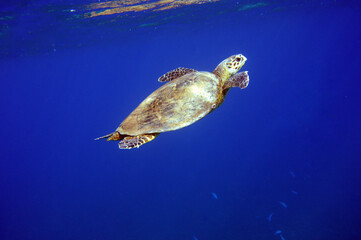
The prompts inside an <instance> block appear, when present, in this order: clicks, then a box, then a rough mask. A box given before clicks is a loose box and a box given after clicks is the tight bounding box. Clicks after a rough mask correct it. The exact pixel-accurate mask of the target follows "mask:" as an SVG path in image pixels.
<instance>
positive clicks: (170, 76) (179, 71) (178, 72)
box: [158, 67, 197, 82]
mask: <svg viewBox="0 0 361 240" xmlns="http://www.w3.org/2000/svg"><path fill="white" fill-rule="evenodd" d="M191 72H197V70H194V69H191V68H183V67H179V68H176V69H174V70H172V71H170V72H167V73H166V74H164V75H162V76H161V77H160V78H158V82H169V81H172V80H174V79H176V78H179V77H182V76H184V75H186V74H188V73H191Z"/></svg>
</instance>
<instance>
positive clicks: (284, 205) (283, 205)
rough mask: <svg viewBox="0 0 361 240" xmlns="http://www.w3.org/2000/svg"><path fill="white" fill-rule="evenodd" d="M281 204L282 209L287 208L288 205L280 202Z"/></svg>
mask: <svg viewBox="0 0 361 240" xmlns="http://www.w3.org/2000/svg"><path fill="white" fill-rule="evenodd" d="M279 203H280V204H281V205H282V207H284V208H287V204H286V203H285V202H281V201H279Z"/></svg>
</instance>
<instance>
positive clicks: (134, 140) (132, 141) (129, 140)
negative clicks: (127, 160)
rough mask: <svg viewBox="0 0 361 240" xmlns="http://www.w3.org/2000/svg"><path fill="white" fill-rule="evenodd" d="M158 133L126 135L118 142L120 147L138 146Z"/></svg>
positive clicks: (130, 147)
mask: <svg viewBox="0 0 361 240" xmlns="http://www.w3.org/2000/svg"><path fill="white" fill-rule="evenodd" d="M158 135H159V133H151V134H144V135H139V136H128V137H125V138H124V139H123V140H122V141H120V142H119V148H120V149H132V148H135V147H136V148H139V147H140V146H142V145H143V144H144V143H147V142H150V141H152V140H153V139H154V138H155V137H156V136H158Z"/></svg>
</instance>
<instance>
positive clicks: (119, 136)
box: [94, 131, 125, 141]
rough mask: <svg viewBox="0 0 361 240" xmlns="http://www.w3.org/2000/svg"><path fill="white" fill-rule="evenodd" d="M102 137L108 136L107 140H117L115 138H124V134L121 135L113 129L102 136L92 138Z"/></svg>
mask: <svg viewBox="0 0 361 240" xmlns="http://www.w3.org/2000/svg"><path fill="white" fill-rule="evenodd" d="M103 138H108V139H107V141H112V140H113V141H117V140H122V139H123V138H125V135H121V134H120V133H119V132H118V131H115V132H113V133H110V134H108V135H105V136H102V137H98V138H96V139H94V140H99V139H103Z"/></svg>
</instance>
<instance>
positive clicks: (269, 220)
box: [268, 213, 273, 222]
mask: <svg viewBox="0 0 361 240" xmlns="http://www.w3.org/2000/svg"><path fill="white" fill-rule="evenodd" d="M272 216H273V213H271V214H270V215H269V216H268V222H271V220H272Z"/></svg>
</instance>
